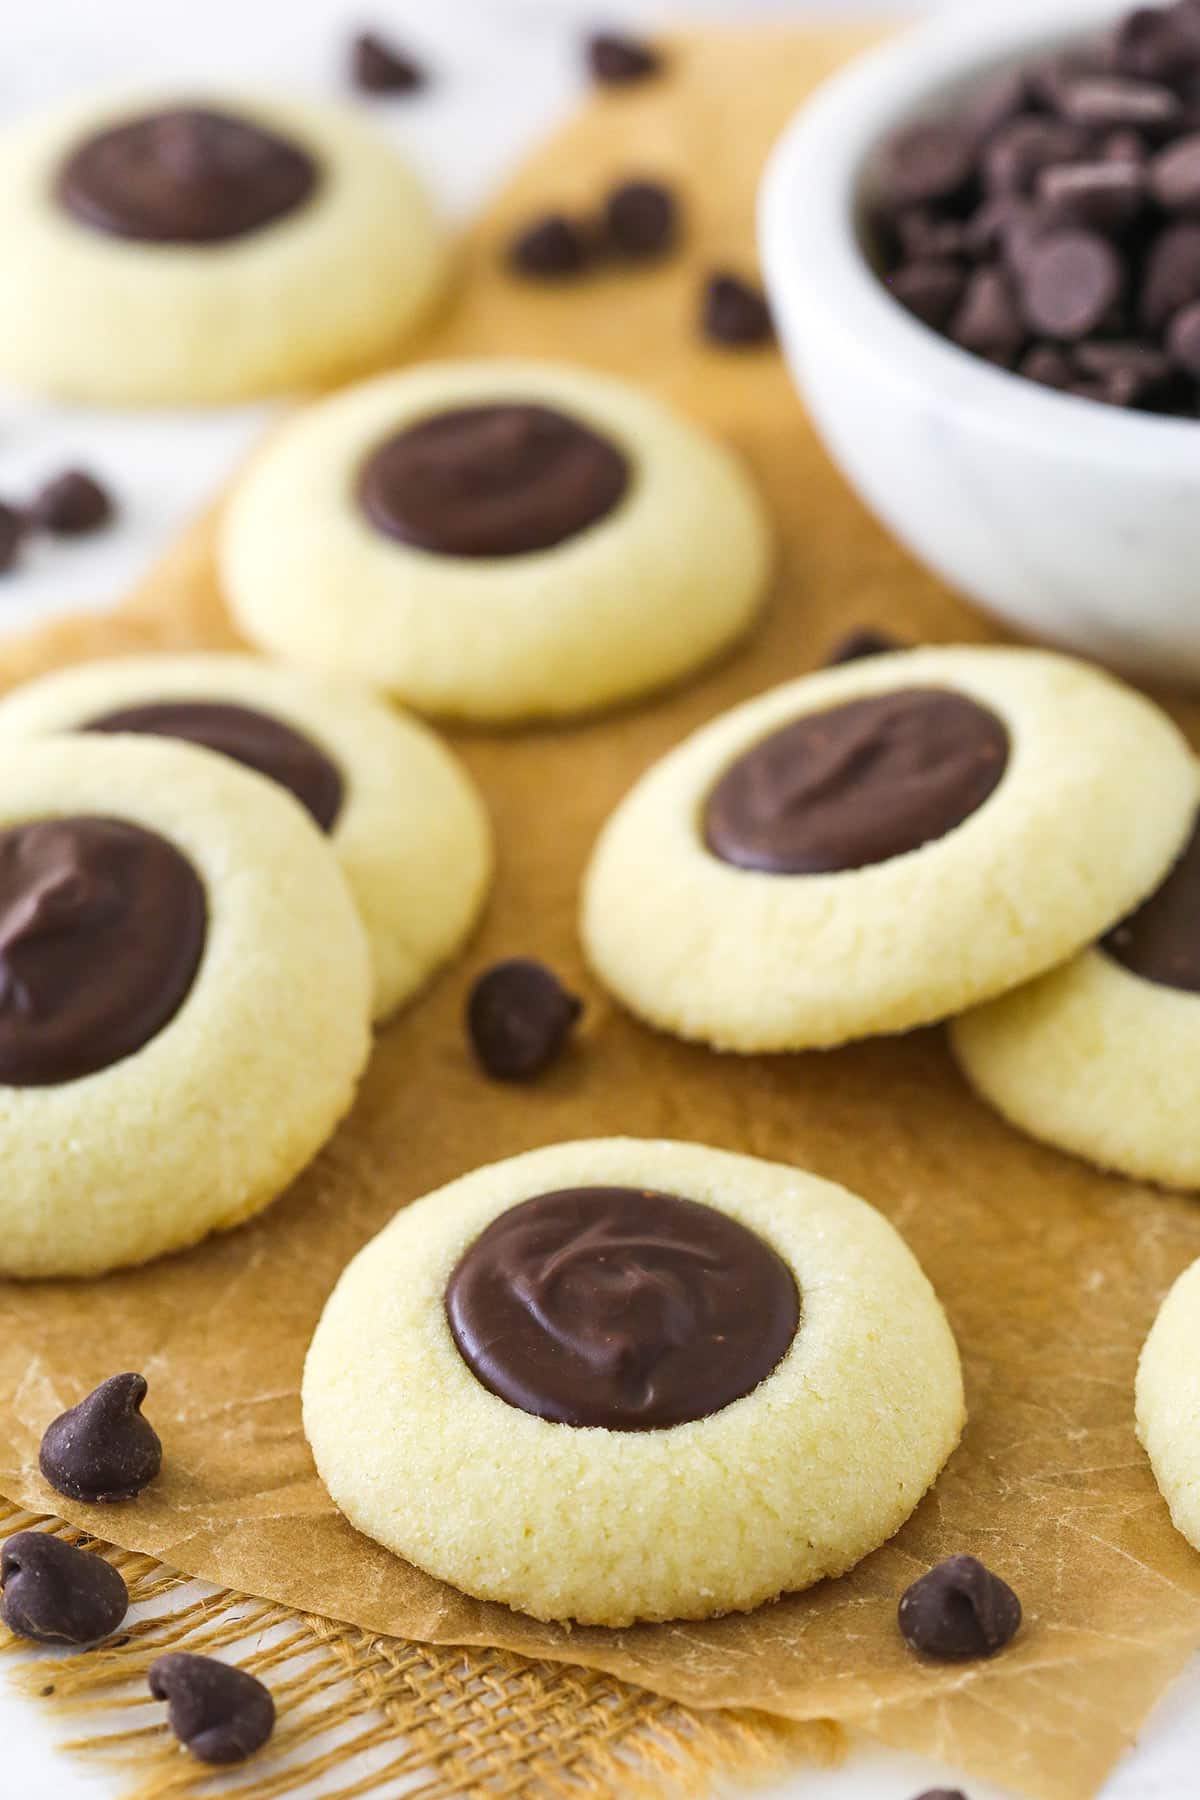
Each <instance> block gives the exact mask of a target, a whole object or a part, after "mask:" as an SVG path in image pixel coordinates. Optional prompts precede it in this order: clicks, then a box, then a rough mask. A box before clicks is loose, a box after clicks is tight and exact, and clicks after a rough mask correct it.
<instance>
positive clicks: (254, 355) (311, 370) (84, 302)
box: [0, 92, 446, 405]
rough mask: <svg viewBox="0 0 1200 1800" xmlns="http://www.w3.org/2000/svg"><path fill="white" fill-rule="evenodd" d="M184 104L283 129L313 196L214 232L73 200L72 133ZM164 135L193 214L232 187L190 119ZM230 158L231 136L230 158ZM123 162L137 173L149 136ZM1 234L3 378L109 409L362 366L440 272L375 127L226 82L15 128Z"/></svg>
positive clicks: (213, 397) (7, 147) (413, 191)
mask: <svg viewBox="0 0 1200 1800" xmlns="http://www.w3.org/2000/svg"><path fill="white" fill-rule="evenodd" d="M181 108H187V109H196V108H206V109H211V110H213V111H216V112H218V113H221V114H224V115H228V116H232V117H233V118H234V119H236V120H238V121H248V122H249V123H250V124H251V125H252V126H255V127H259V128H262V129H263V130H265V131H267V132H270V133H271V134H273V135H274V136H276V137H278V138H279V139H280V140H282V141H283V142H284V143H285V144H286V145H287V146H288V147H289V148H292V149H294V150H297V151H298V152H299V153H300V154H301V155H303V156H305V157H307V158H308V159H310V161H311V163H312V165H313V166H314V169H315V177H314V179H313V182H312V185H311V191H308V192H306V193H305V194H304V195H303V197H302V198H300V199H298V200H297V201H296V203H295V204H293V205H291V206H290V207H289V208H288V209H287V210H284V211H282V212H281V213H280V215H279V216H277V217H273V218H270V219H268V220H267V222H265V223H263V224H261V225H260V226H258V227H256V228H253V229H245V230H241V231H239V233H238V234H237V235H234V236H228V237H223V238H216V239H214V240H212V241H154V240H151V239H146V238H143V237H136V236H129V235H120V234H118V233H116V232H114V231H112V230H109V229H102V228H100V227H98V226H97V225H96V224H94V223H90V222H88V221H87V219H85V218H83V217H80V216H77V215H76V214H75V213H73V212H72V211H70V210H68V208H67V206H66V205H64V203H63V199H62V192H63V185H62V184H63V178H64V171H65V170H66V169H67V167H68V164H69V162H70V159H71V158H72V157H73V156H74V155H75V154H76V152H77V151H78V150H79V148H80V147H81V146H82V145H84V144H85V143H87V142H88V141H89V140H91V139H93V138H95V136H96V135H97V134H99V133H102V132H107V131H109V130H110V129H112V128H115V127H120V126H122V125H124V124H125V123H127V122H129V121H136V120H141V119H147V118H151V119H152V118H154V117H156V116H158V115H161V114H162V113H164V112H169V111H171V110H172V109H181ZM164 142H165V147H163V148H162V149H161V155H162V156H163V158H164V159H165V161H166V164H167V167H168V178H169V179H171V180H173V181H174V182H175V183H176V190H177V193H176V197H177V198H178V195H179V193H182V202H181V204H183V206H184V208H185V211H186V212H187V215H188V217H189V218H192V217H194V215H195V212H196V208H197V205H202V204H203V202H204V199H205V193H206V192H214V191H215V201H214V203H216V202H219V201H220V200H221V197H222V194H224V195H225V198H226V199H227V200H228V199H229V194H228V189H229V188H230V186H231V183H232V181H236V175H235V176H234V177H233V178H231V177H230V174H229V171H228V169H226V170H225V171H224V173H223V174H222V175H221V176H220V178H219V179H217V178H215V177H214V176H213V175H212V172H211V171H209V170H206V168H205V164H204V157H205V155H206V154H211V151H208V150H206V142H205V137H204V127H203V125H201V127H200V129H199V131H198V132H197V131H193V132H192V135H191V137H189V135H188V131H187V127H186V125H185V126H184V127H183V128H179V127H178V126H176V128H175V130H174V135H173V136H172V135H171V126H170V121H168V126H167V133H166V136H165V140H164ZM218 153H220V152H218ZM239 153H240V152H239V148H238V146H236V145H235V146H234V149H233V152H232V160H233V162H234V163H235V164H236V161H237V158H238V155H239ZM224 154H226V156H227V158H228V157H229V156H230V153H229V152H228V151H226V152H225V153H224ZM134 160H135V162H136V164H137V166H138V168H139V169H141V170H143V171H144V168H145V162H146V156H145V147H144V146H143V147H142V149H141V150H140V151H139V152H138V154H137V156H136V158H135V159H134ZM170 171H173V173H170ZM285 177H286V169H285ZM105 178H106V179H111V164H110V165H109V166H108V167H107V168H106V173H105ZM206 183H207V184H208V187H207V189H206V188H205V184H206ZM222 184H224V185H222ZM160 198H161V195H160ZM236 200H237V195H236V194H234V196H233V200H232V202H231V203H232V204H236ZM154 216H155V218H156V219H158V218H159V214H157V213H156V214H155V215H154ZM160 222H161V221H160ZM0 238H2V239H3V242H4V244H5V246H6V251H5V268H4V279H3V281H2V282H0V376H2V377H3V379H4V380H6V381H11V382H14V383H16V384H17V385H19V386H23V387H28V388H32V389H35V390H38V391H43V392H47V393H52V394H59V395H63V396H65V397H67V398H70V399H78V400H87V401H98V402H100V403H102V404H106V405H124V404H129V403H134V404H151V405H168V404H180V403H183V404H187V403H189V402H196V401H202V402H214V401H215V402H228V401H235V400H243V399H248V398H251V397H252V396H254V395H258V394H267V393H274V392H277V391H280V390H287V389H293V388H301V387H312V386H316V385H318V384H321V383H325V382H328V381H331V380H333V379H334V378H335V377H337V376H338V375H343V374H345V373H347V372H349V371H353V370H361V369H363V368H365V367H368V366H370V364H371V363H373V362H378V361H380V360H381V359H383V358H384V357H385V356H388V355H390V354H391V353H392V352H393V350H395V349H396V348H398V347H399V345H400V344H401V342H402V340H403V339H404V337H405V336H406V335H407V334H408V333H410V332H411V330H412V329H413V327H414V326H415V325H416V323H417V322H418V321H419V320H420V319H421V318H422V317H423V316H424V315H425V314H426V313H427V312H428V310H429V308H430V306H431V303H432V301H433V299H434V297H435V295H436V292H437V290H438V288H439V286H440V285H441V283H442V280H443V278H444V272H445V266H446V253H445V248H444V240H443V233H442V230H441V227H440V226H439V224H438V222H437V220H436V218H435V217H434V214H433V212H432V210H431V207H430V204H429V201H428V200H427V198H426V196H425V193H424V190H423V188H422V186H421V185H420V183H419V182H418V180H417V178H416V176H415V175H414V174H413V172H412V171H411V170H410V169H409V167H408V165H407V164H406V163H405V161H404V160H403V158H402V157H400V156H399V155H398V154H397V153H396V151H395V150H393V148H392V147H391V145H390V144H389V143H388V142H387V140H386V139H385V138H384V137H383V136H382V135H381V134H380V133H379V132H377V131H376V130H375V129H374V128H373V127H372V126H371V125H370V124H368V123H367V122H365V121H364V120H362V119H360V118H356V117H355V116H354V115H353V113H351V112H350V111H349V110H348V109H346V110H342V109H340V108H335V107H332V106H327V105H318V104H316V103H314V102H311V101H301V100H284V99H280V98H275V97H266V96H262V95H253V96H250V95H242V94H236V93H235V94H229V95H217V96H210V97H208V98H198V97H197V96H196V95H195V94H193V93H190V92H189V93H188V94H186V95H183V96H180V95H173V94H172V95H168V94H162V93H151V94H144V93H143V94H135V95H129V94H126V95H122V96H116V97H114V96H110V97H108V98H106V99H103V100H95V99H92V100H89V101H85V102H82V103H76V104H74V105H71V106H67V107H61V108H56V109H55V110H53V111H51V112H48V113H44V114H39V115H37V116H35V117H33V118H30V119H28V120H26V121H23V122H22V123H19V124H16V125H10V126H9V127H8V128H7V129H6V130H5V131H4V133H3V134H2V135H0Z"/></svg>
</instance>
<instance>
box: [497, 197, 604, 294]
mask: <svg viewBox="0 0 1200 1800" xmlns="http://www.w3.org/2000/svg"><path fill="white" fill-rule="evenodd" d="M588 250H589V245H588V239H587V233H586V232H585V231H584V229H583V227H582V226H580V225H578V224H576V222H575V221H574V220H573V219H568V218H567V216H566V214H565V213H547V214H546V216H545V217H544V218H542V219H535V220H534V221H533V223H532V224H531V225H526V226H525V227H524V228H523V229H522V230H521V231H520V232H518V234H517V236H516V237H515V238H514V239H513V241H512V243H511V244H510V245H509V250H508V260H509V263H510V264H511V266H512V267H513V268H514V269H516V270H517V271H518V273H519V274H521V275H529V276H532V277H534V278H536V279H537V280H539V281H558V280H562V279H563V278H565V277H568V276H571V275H578V274H579V273H580V272H581V271H582V270H583V269H584V268H585V267H586V266H587V261H588Z"/></svg>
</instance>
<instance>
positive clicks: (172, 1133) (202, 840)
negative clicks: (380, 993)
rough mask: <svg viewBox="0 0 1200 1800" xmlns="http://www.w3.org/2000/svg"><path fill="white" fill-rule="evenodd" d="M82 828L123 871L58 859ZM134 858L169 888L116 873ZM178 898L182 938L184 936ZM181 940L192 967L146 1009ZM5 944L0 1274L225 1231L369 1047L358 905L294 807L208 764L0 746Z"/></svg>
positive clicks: (64, 744) (312, 1149)
mask: <svg viewBox="0 0 1200 1800" xmlns="http://www.w3.org/2000/svg"><path fill="white" fill-rule="evenodd" d="M80 820H82V821H84V822H85V824H87V828H88V830H90V831H91V832H92V834H93V836H95V835H96V826H95V824H94V823H91V824H88V822H89V821H91V822H94V821H99V830H100V834H101V836H102V837H108V838H113V837H114V835H115V838H116V844H117V849H116V851H114V850H113V848H112V846H111V845H109V846H107V847H105V846H104V845H102V846H101V848H102V850H103V855H100V854H99V853H98V852H96V850H95V846H94V845H93V846H90V847H89V845H88V844H87V843H86V842H85V843H83V844H82V845H76V844H73V843H72V842H71V832H72V831H73V830H75V829H76V828H77V822H78V821H80ZM31 833H32V836H31ZM147 837H148V838H149V842H150V845H151V847H152V848H154V847H156V846H157V850H156V855H157V859H158V863H160V864H165V866H166V867H167V870H168V873H169V874H170V876H171V883H172V884H173V885H167V884H164V882H163V881H160V880H158V879H157V876H156V880H155V883H154V884H152V885H150V886H147V885H146V880H145V871H144V870H143V869H142V868H141V866H140V865H139V864H138V863H137V861H136V859H135V860H133V861H132V862H131V861H130V858H129V856H128V855H127V854H126V848H127V847H126V846H124V840H125V839H132V841H133V843H134V845H135V846H137V845H144V843H145V841H146V839H147ZM35 840H36V842H35ZM31 845H32V846H33V848H31ZM34 849H36V856H35V855H34V854H33V851H34ZM31 859H32V860H31ZM151 873H154V869H153V868H152V869H151ZM192 880H194V882H195V883H196V886H197V889H198V893H199V924H198V925H197V919H196V909H195V907H194V906H193V907H192V911H191V916H190V917H189V918H188V919H187V920H186V921H185V920H183V919H182V918H181V917H180V916H179V908H180V896H181V894H182V897H183V899H184V900H188V897H189V888H188V884H189V882H190V881H192ZM168 902H169V905H168ZM188 937H191V938H193V939H195V940H196V944H197V950H198V960H195V959H193V963H192V964H189V965H188V967H187V968H186V969H183V970H174V971H172V982H173V987H172V990H171V994H170V1004H169V1005H167V1006H166V1007H165V1008H164V1007H158V1006H157V1005H156V994H155V989H156V986H157V985H161V982H160V973H156V970H157V966H158V965H159V964H162V965H164V966H166V965H168V964H171V963H173V962H175V961H177V960H178V956H179V945H180V944H181V943H182V942H183V941H184V940H185V939H186V938H188ZM0 940H2V941H0V967H2V969H3V976H4V980H3V987H2V990H0V1061H2V1065H3V1066H2V1069H0V1075H2V1077H3V1079H2V1081H0V1146H2V1148H3V1154H4V1167H5V1180H4V1184H3V1190H2V1191H0V1272H2V1273H4V1274H5V1275H16V1276H48V1275H96V1274H100V1273H102V1272H104V1271H105V1270H107V1269H112V1268H118V1267H121V1266H125V1265H129V1264H133V1263H140V1262H145V1261H147V1260H149V1259H150V1258H151V1257H155V1256H160V1255H162V1254H163V1253H164V1252H165V1251H168V1250H176V1249H181V1248H183V1247H185V1246H187V1245H190V1244H194V1243H196V1242H197V1241H198V1240H199V1239H201V1238H203V1237H205V1236H207V1235H208V1233H209V1232H212V1231H218V1230H224V1229H226V1228H228V1227H230V1226H233V1225H237V1224H239V1223H240V1222H241V1221H242V1220H243V1219H246V1218H248V1217H249V1216H250V1215H251V1214H252V1213H255V1212H258V1211H259V1210H261V1208H263V1207H264V1206H266V1205H267V1204H268V1203H269V1202H270V1201H271V1200H273V1199H274V1198H275V1197H276V1195H277V1194H279V1193H280V1192H281V1191H282V1190H283V1188H284V1187H286V1186H287V1184H288V1182H289V1181H290V1180H291V1179H292V1178H293V1176H295V1175H296V1174H297V1173H298V1172H299V1171H300V1170H301V1169H302V1168H303V1167H304V1165H305V1164H306V1163H307V1162H308V1161H309V1160H310V1159H311V1158H312V1156H313V1155H314V1154H315V1153H316V1151H317V1150H318V1149H319V1148H320V1146H321V1144H322V1143H323V1142H324V1140H325V1139H326V1138H327V1137H328V1136H329V1134H330V1133H331V1131H332V1130H333V1128H334V1126H335V1125H336V1124H337V1122H338V1120H339V1119H340V1118H341V1116H342V1115H343V1113H345V1111H346V1110H347V1109H348V1107H349V1105H350V1102H351V1099H352V1097H353V1094H354V1088H355V1084H356V1081H357V1078H358V1075H359V1073H360V1071H361V1069H362V1067H363V1065H364V1063H365V1061H366V1058H367V1053H368V1050H369V1046H370V1027H369V1012H370V974H369V965H368V957H367V949H366V942H365V939H364V935H363V931H362V927H361V925H360V923H359V920H358V916H357V913H356V911H355V907H354V903H353V900H352V899H351V896H350V892H349V889H348V887H347V885H346V881H345V878H344V876H343V875H342V872H341V870H340V868H339V867H338V864H337V861H336V859H335V858H334V856H333V855H332V854H331V852H330V850H329V848H328V845H327V844H326V842H325V840H324V838H323V837H322V836H321V834H320V832H319V831H318V830H317V829H316V827H315V826H314V825H313V824H312V823H311V822H310V820H309V819H307V818H306V817H305V815H304V813H303V812H302V811H301V809H300V808H299V807H297V806H296V805H295V804H294V803H293V802H291V801H290V800H288V799H287V798H286V797H285V796H283V795H281V794H280V793H279V792H278V791H277V789H276V787H275V786H274V785H273V784H272V783H270V782H268V781H265V780H264V779H263V778H262V777H261V776H258V775H253V774H250V773H248V772H247V771H245V770H243V769H240V768H238V767H236V765H235V764H233V763H232V762H229V761H228V760H227V759H225V758H224V757H217V756H213V755H212V754H211V753H209V752H202V751H199V750H195V749H192V748H189V747H187V746H185V745H182V744H175V743H167V742H158V741H151V740H138V741H136V742H134V741H131V740H129V739H115V738H114V739H111V740H106V739H104V738H95V739H86V740H84V739H76V738H54V739H46V740H44V741H40V740H39V741H32V740H31V741H30V742H28V743H17V742H15V741H10V742H9V743H7V744H6V746H5V753H4V756H3V758H2V759H0ZM73 963H77V964H78V965H79V967H80V968H81V969H82V970H83V972H84V973H83V976H82V977H81V978H79V979H72V974H73ZM139 984H140V985H141V987H142V988H144V989H145V993H144V994H139V993H138V991H137V990H138V985H139ZM127 990H128V991H127ZM134 1001H137V1002H138V1003H139V1006H140V1013H139V1015H138V1016H137V1017H133V1016H132V1015H131V1007H132V1005H133V1002H134ZM143 1002H144V1004H142V1003H143ZM27 1003H32V1004H27ZM164 1017H165V1022H163V1019H164ZM139 1019H140V1021H141V1023H140V1027H139ZM147 1021H148V1023H147ZM118 1026H119V1027H120V1029H121V1033H122V1034H123V1035H122V1036H121V1039H120V1045H119V1046H118V1035H117V1028H118ZM134 1027H139V1028H137V1029H134ZM147 1032H148V1035H147ZM98 1034H99V1037H98ZM131 1045H132V1046H133V1047H132V1048H130V1046H131ZM113 1056H115V1057H116V1059H115V1060H110V1058H111V1057H113ZM79 1066H84V1067H91V1069H92V1072H90V1073H85V1074H82V1075H79V1076H75V1077H74V1078H66V1079H58V1078H57V1076H58V1074H59V1073H60V1072H61V1071H62V1069H64V1068H69V1067H79ZM18 1083H19V1085H18Z"/></svg>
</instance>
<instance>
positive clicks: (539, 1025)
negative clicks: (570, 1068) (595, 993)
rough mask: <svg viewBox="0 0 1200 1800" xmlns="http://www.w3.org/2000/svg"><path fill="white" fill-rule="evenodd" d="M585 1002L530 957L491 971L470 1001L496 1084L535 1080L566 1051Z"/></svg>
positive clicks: (475, 1031) (475, 1042) (479, 1044)
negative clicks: (568, 990)
mask: <svg viewBox="0 0 1200 1800" xmlns="http://www.w3.org/2000/svg"><path fill="white" fill-rule="evenodd" d="M582 1012H583V1002H582V1001H581V1000H578V999H577V998H576V997H575V995H574V994H570V993H568V992H567V990H566V988H564V987H563V985H562V983H561V982H560V981H559V979H558V977H557V975H555V974H554V972H553V970H551V969H547V968H546V967H545V965H544V964H542V963H539V962H534V961H533V960H532V959H531V958H529V957H523V956H518V957H513V958H511V959H510V960H509V961H508V962H501V963H496V964H495V965H494V967H492V968H490V969H487V970H485V971H484V973H483V974H482V975H481V976H480V977H479V979H478V980H477V981H476V983H475V985H474V987H473V988H472V989H471V993H470V996H469V998H468V1001H467V1031H468V1033H469V1034H470V1038H471V1044H472V1047H473V1049H474V1051H475V1055H476V1056H477V1057H478V1059H479V1062H480V1064H481V1065H482V1067H483V1069H484V1070H485V1071H486V1073H487V1074H489V1075H490V1076H492V1078H493V1079H494V1080H496V1081H531V1080H532V1079H533V1077H534V1076H535V1075H540V1074H541V1073H542V1070H543V1069H546V1068H549V1066H550V1064H551V1063H552V1062H554V1060H555V1059H556V1057H557V1056H558V1055H559V1054H560V1052H561V1051H562V1049H563V1047H564V1045H565V1044H566V1041H567V1038H568V1037H569V1036H570V1033H571V1030H572V1028H573V1027H574V1025H575V1023H576V1021H577V1020H578V1019H579V1016H580V1014H581V1013H582Z"/></svg>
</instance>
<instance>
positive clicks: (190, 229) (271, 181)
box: [58, 106, 319, 244]
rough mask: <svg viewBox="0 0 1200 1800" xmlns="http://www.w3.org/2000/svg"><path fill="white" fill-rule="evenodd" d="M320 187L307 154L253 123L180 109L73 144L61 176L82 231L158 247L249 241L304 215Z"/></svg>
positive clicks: (62, 196)
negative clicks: (291, 217)
mask: <svg viewBox="0 0 1200 1800" xmlns="http://www.w3.org/2000/svg"><path fill="white" fill-rule="evenodd" d="M318 179H319V171H318V168H317V165H316V163H315V162H314V161H313V159H312V157H311V156H310V155H309V154H308V152H307V151H306V150H302V149H301V148H300V146H299V145H298V144H294V143H292V142H290V141H289V140H288V139H287V138H283V137H280V136H278V135H277V133H275V132H273V131H267V130H265V129H264V127H263V126H261V125H257V124H255V123H253V122H252V121H251V120H250V119H244V118H238V117H235V116H234V115H233V114H232V113H225V112H216V111H213V110H212V109H210V108H208V107H200V106H180V107H174V108H172V109H171V110H170V111H166V112H154V113H145V114H143V115H141V116H140V117H137V118H133V119H126V120H124V121H122V122H121V123H120V124H117V125H113V126H110V127H109V128H108V129H107V130H105V131H100V132H96V133H94V134H93V135H92V136H91V137H87V138H84V140H83V141H82V143H80V144H77V145H76V147H75V149H74V150H72V152H71V153H70V155H69V156H68V157H67V160H66V161H65V163H64V164H63V166H62V168H61V170H60V171H59V176H58V198H59V202H60V204H61V205H62V206H63V207H64V208H65V209H66V211H67V212H69V213H70V214H71V216H72V217H73V218H75V219H78V220H79V221H80V223H81V224H83V225H89V226H91V227H92V228H93V229H94V230H96V231H104V232H107V233H109V235H110V236H113V237H123V238H137V239H141V240H142V241H144V242H147V243H158V244H217V243H223V242H226V241H227V240H229V239H230V238H239V237H245V236H246V235H247V234H248V233H249V232H252V231H259V230H261V229H262V228H263V226H265V225H272V224H274V223H275V221H276V220H277V219H282V218H284V217H286V215H287V214H288V213H291V212H294V211H295V210H296V209H297V207H300V206H303V205H304V204H305V202H306V201H307V200H308V199H309V198H310V197H311V195H312V194H313V192H314V190H315V188H316V186H317V182H318Z"/></svg>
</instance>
